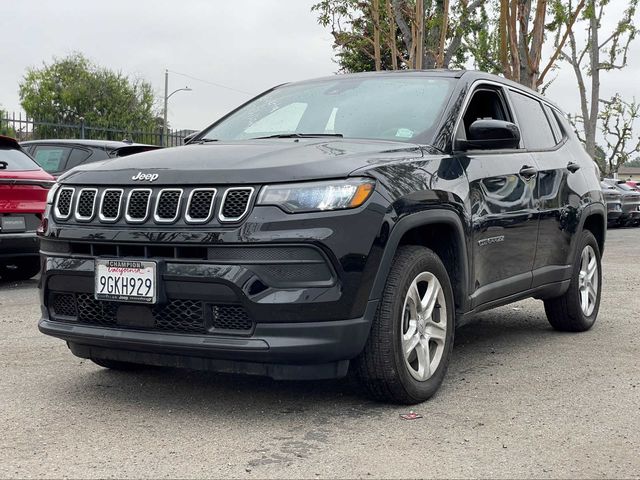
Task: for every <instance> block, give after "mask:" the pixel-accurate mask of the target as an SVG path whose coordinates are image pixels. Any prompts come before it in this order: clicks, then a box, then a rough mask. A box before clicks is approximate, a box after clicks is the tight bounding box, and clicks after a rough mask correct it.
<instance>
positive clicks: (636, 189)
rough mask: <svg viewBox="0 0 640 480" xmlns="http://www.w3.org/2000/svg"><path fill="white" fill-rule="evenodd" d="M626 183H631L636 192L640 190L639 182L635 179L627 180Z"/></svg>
mask: <svg viewBox="0 0 640 480" xmlns="http://www.w3.org/2000/svg"><path fill="white" fill-rule="evenodd" d="M625 183H626V184H627V185H629V186H630V187H631V188H632V189H634V190H635V191H636V192H640V183H639V182H636V181H635V180H627V181H626V182H625Z"/></svg>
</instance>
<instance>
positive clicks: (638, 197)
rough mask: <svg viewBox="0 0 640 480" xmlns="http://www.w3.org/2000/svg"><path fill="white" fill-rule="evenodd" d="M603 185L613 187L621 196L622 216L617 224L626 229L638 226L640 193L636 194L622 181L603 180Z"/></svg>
mask: <svg viewBox="0 0 640 480" xmlns="http://www.w3.org/2000/svg"><path fill="white" fill-rule="evenodd" d="M603 183H606V184H607V185H610V186H612V187H614V188H615V189H616V190H617V191H618V192H620V194H621V195H622V198H621V200H622V215H620V218H619V219H618V224H619V225H621V226H627V227H630V226H637V225H640V192H636V191H635V190H634V189H633V188H632V187H630V186H629V185H627V184H626V182H625V181H624V180H617V179H615V178H605V179H603Z"/></svg>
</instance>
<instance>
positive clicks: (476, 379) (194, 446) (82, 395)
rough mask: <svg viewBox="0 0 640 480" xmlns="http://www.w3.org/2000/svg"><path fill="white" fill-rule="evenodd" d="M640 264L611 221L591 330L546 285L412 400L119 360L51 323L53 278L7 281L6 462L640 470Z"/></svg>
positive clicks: (1, 321)
mask: <svg viewBox="0 0 640 480" xmlns="http://www.w3.org/2000/svg"><path fill="white" fill-rule="evenodd" d="M638 265H640V229H624V230H612V231H610V232H609V233H608V240H607V246H606V252H605V257H604V267H603V269H604V292H603V299H602V305H601V308H600V317H599V319H598V322H597V323H596V325H595V326H594V328H593V329H592V330H591V331H589V332H586V333H582V334H563V333H557V332H554V331H553V330H552V329H551V328H550V327H549V325H548V323H547V321H546V319H545V316H544V310H543V307H542V303H541V302H539V301H535V300H527V301H523V302H519V303H516V304H513V305H509V306H506V307H503V308H499V309H497V310H494V311H490V312H485V313H483V314H480V315H478V316H477V319H476V321H475V322H474V323H472V324H471V325H468V326H465V327H462V328H460V329H459V330H458V332H457V338H456V346H455V351H454V357H453V361H452V364H451V367H450V369H449V373H448V376H447V378H446V380H445V383H444V385H443V387H442V389H441V390H440V392H439V393H438V394H437V395H436V396H435V397H434V398H433V399H431V400H430V401H428V402H426V403H423V404H421V405H417V406H415V407H413V408H411V409H410V408H406V407H398V406H390V405H384V404H378V403H374V402H370V401H368V400H366V399H365V398H363V397H362V396H360V394H359V393H358V390H357V388H356V387H355V386H354V385H353V384H352V383H351V382H350V381H349V380H342V381H333V382H312V383H305V382H295V383H280V382H275V381H271V380H269V379H263V378H255V377H234V376H223V375H216V374H212V373H203V372H193V371H180V370H172V369H148V370H145V371H143V372H139V373H118V372H111V371H108V370H104V369H102V368H99V367H97V366H95V365H93V364H92V363H91V362H88V361H83V360H80V359H77V358H75V357H73V356H72V355H71V354H70V353H69V352H68V351H67V348H66V346H65V345H64V343H63V342H61V341H59V340H56V339H53V338H49V337H46V336H44V335H41V334H40V333H39V332H38V330H37V327H36V322H37V318H38V315H39V305H38V296H37V288H36V287H37V282H36V281H29V282H24V283H21V284H7V283H4V284H1V283H0V327H1V328H2V333H1V334H0V411H1V412H2V413H1V415H0V477H56V478H58V477H82V478H95V477H118V478H121V477H154V478H158V477H160V478H176V477H182V478H189V477H249V478H266V477H294V478H302V477H304V478H319V477H334V478H346V477H362V478H375V477H403V478H405V477H495V478H498V477H500V478H514V477H536V478H560V477H563V478H601V477H604V478H625V477H636V478H637V477H638V476H640V453H639V451H640V450H639V448H640V447H639V446H640V341H639V340H638V336H639V333H638V332H639V329H638V326H639V324H640V282H639V280H638V279H639V276H640V274H639V273H638ZM409 410H414V411H415V412H417V413H420V414H421V415H423V418H421V419H418V420H402V419H400V417H399V414H402V413H406V412H408V411H409Z"/></svg>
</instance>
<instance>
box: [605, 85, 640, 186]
mask: <svg viewBox="0 0 640 480" xmlns="http://www.w3.org/2000/svg"><path fill="white" fill-rule="evenodd" d="M601 103H603V105H604V107H603V108H602V109H601V111H600V113H599V115H598V117H599V120H600V121H601V126H600V131H601V133H602V137H603V139H604V144H605V146H606V148H603V149H602V150H603V154H604V158H603V160H604V161H603V162H602V163H603V164H602V165H601V166H600V167H601V169H602V167H604V168H603V171H604V172H606V174H607V175H612V174H614V173H617V172H618V169H619V168H620V167H621V166H622V165H623V164H625V163H627V162H629V161H630V160H631V158H632V157H633V156H634V155H636V154H638V152H640V137H637V136H636V137H634V135H633V126H634V122H635V120H636V119H637V118H638V117H640V104H638V103H636V101H635V99H633V100H632V101H631V102H626V101H624V100H622V98H621V97H620V94H617V93H616V94H615V95H614V96H613V97H612V98H611V99H610V100H607V101H601Z"/></svg>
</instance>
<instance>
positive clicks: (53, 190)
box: [41, 183, 60, 205]
mask: <svg viewBox="0 0 640 480" xmlns="http://www.w3.org/2000/svg"><path fill="white" fill-rule="evenodd" d="M58 188H60V184H59V183H54V184H53V186H52V187H51V188H50V189H49V192H48V193H47V205H53V199H54V198H55V197H56V192H57V191H58ZM41 198H42V197H41Z"/></svg>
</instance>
